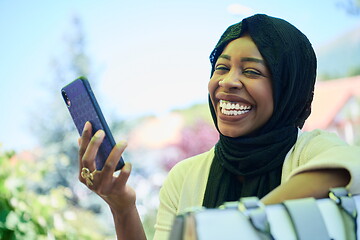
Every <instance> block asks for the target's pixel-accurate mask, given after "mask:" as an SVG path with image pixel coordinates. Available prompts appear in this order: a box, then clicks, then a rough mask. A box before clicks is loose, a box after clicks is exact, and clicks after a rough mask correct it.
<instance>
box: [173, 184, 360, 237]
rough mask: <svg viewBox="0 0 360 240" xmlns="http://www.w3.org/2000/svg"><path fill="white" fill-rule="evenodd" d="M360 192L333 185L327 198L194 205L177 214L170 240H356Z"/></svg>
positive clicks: (255, 200) (254, 200)
mask: <svg viewBox="0 0 360 240" xmlns="http://www.w3.org/2000/svg"><path fill="white" fill-rule="evenodd" d="M357 209H360V195H359V196H351V195H350V194H348V192H347V191H346V189H345V188H334V189H331V190H330V192H329V198H326V199H318V200H315V199H313V198H304V199H296V200H288V201H285V202H283V203H282V204H276V205H268V206H264V205H263V204H262V203H261V202H260V201H259V199H258V198H256V197H250V198H242V199H240V201H238V202H228V203H225V204H224V205H223V206H221V207H220V208H217V209H205V208H199V209H193V210H191V211H188V212H186V213H184V214H181V215H179V216H177V217H176V218H175V221H174V224H173V228H172V231H171V234H170V238H169V239H171V240H184V239H186V240H215V239H216V240H236V239H246V240H258V239H264V240H265V239H266V240H267V239H276V240H282V239H283V240H291V239H299V240H312V239H314V240H322V239H324V240H330V239H334V240H335V239H336V240H353V239H354V240H355V239H357V236H359V234H357V231H358V229H357V224H359V223H358V221H359V220H358V219H357Z"/></svg>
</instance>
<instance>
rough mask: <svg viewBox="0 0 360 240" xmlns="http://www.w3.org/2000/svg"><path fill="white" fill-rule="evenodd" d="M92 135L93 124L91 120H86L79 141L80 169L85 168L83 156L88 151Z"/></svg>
mask: <svg viewBox="0 0 360 240" xmlns="http://www.w3.org/2000/svg"><path fill="white" fill-rule="evenodd" d="M91 135H92V126H91V123H90V122H86V123H85V125H84V129H83V132H82V134H81V137H80V139H79V141H78V143H79V171H81V169H82V168H83V163H82V158H83V156H84V153H85V151H86V148H87V146H88V145H89V142H90V139H91Z"/></svg>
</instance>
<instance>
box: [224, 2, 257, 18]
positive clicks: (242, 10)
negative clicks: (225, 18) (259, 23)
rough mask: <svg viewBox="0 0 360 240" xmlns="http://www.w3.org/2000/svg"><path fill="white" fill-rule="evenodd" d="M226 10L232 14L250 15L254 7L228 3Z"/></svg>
mask: <svg viewBox="0 0 360 240" xmlns="http://www.w3.org/2000/svg"><path fill="white" fill-rule="evenodd" d="M227 10H228V12H229V13H231V14H233V15H243V16H250V15H252V14H254V9H252V8H250V7H247V6H244V5H241V4H237V3H235V4H231V5H229V6H228V7H227Z"/></svg>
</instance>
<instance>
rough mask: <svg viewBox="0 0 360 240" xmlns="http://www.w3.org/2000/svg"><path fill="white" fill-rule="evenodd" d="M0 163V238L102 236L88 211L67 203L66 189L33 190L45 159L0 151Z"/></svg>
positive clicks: (44, 170) (29, 239)
mask: <svg viewBox="0 0 360 240" xmlns="http://www.w3.org/2000/svg"><path fill="white" fill-rule="evenodd" d="M0 166H1V168H0V239H2V240H12V239H16V240H22V239H24V240H25V239H26V240H32V239H36V240H39V239H40V240H41V239H106V236H105V234H104V230H103V229H102V227H101V226H102V225H101V224H100V223H99V222H97V220H96V217H95V215H94V214H93V213H92V212H89V211H85V210H82V209H78V208H75V207H73V206H71V204H70V203H69V201H68V200H69V199H70V198H71V197H72V196H71V194H72V193H71V191H70V190H69V189H68V188H66V187H62V186H59V187H56V188H53V189H51V190H50V191H49V192H48V193H47V194H46V195H43V194H38V193H36V192H35V191H34V190H33V186H36V185H37V184H40V183H42V182H43V181H44V176H45V175H46V173H47V169H49V168H50V164H49V162H46V161H43V162H36V161H35V160H29V161H25V160H21V159H18V158H17V156H16V155H14V153H10V154H9V153H2V152H0Z"/></svg>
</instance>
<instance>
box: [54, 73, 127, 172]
mask: <svg viewBox="0 0 360 240" xmlns="http://www.w3.org/2000/svg"><path fill="white" fill-rule="evenodd" d="M61 94H62V96H63V98H64V101H65V104H66V105H67V107H68V109H69V112H70V115H71V117H72V119H73V121H74V123H75V126H76V128H77V130H78V132H79V134H80V136H81V134H82V131H83V128H84V125H85V123H86V121H89V122H90V123H91V124H92V131H93V132H92V134H95V132H96V131H98V130H99V129H102V130H104V132H105V138H104V141H103V142H102V144H101V145H100V148H99V150H98V153H97V156H96V158H95V163H96V169H97V170H101V169H102V168H103V166H104V164H105V161H106V159H107V157H108V156H109V154H110V152H111V150H112V149H113V147H114V146H115V141H114V138H113V136H112V134H111V132H110V129H109V127H108V125H107V123H106V121H105V118H104V116H103V114H102V112H101V109H100V107H99V104H98V103H97V101H96V98H95V95H94V93H93V91H92V90H91V87H90V83H89V81H88V80H87V79H86V78H84V77H80V78H78V79H76V80H74V81H73V82H71V83H70V84H68V85H66V86H65V87H63V88H62V89H61ZM123 166H124V160H123V158H120V159H119V162H118V165H117V166H116V170H119V169H121V168H122V167H123Z"/></svg>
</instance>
